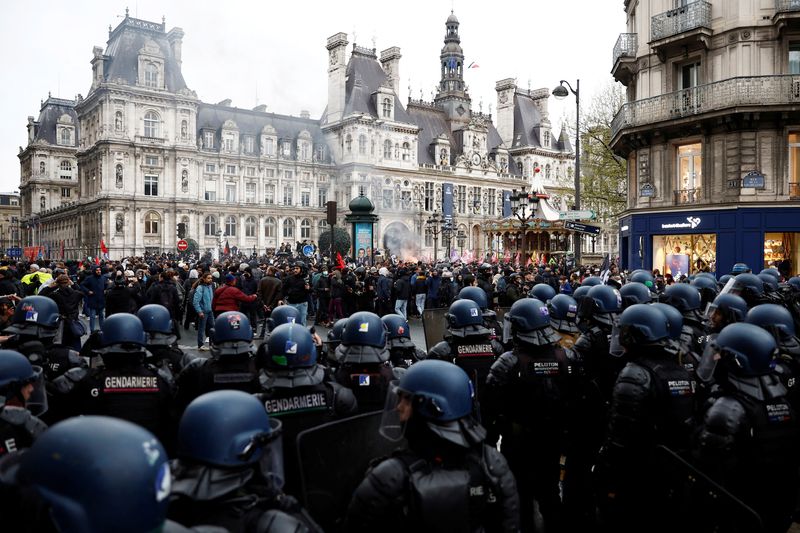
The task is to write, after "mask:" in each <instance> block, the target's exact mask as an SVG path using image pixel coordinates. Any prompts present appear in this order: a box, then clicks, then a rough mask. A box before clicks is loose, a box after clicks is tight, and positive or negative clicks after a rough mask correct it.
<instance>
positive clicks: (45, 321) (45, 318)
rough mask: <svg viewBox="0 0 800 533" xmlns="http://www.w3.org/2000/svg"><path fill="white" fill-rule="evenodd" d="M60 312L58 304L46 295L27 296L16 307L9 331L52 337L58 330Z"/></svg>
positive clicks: (6, 329) (25, 334)
mask: <svg viewBox="0 0 800 533" xmlns="http://www.w3.org/2000/svg"><path fill="white" fill-rule="evenodd" d="M59 321H60V314H59V312H58V304H56V302H55V300H53V299H52V298H48V297H46V296H27V297H25V298H23V299H22V300H21V301H20V302H19V303H18V304H17V306H16V307H15V308H14V315H13V316H12V317H11V325H10V326H8V327H7V328H5V330H4V331H5V332H7V333H15V334H17V335H24V336H34V337H39V338H52V337H55V336H56V333H57V332H58V325H59Z"/></svg>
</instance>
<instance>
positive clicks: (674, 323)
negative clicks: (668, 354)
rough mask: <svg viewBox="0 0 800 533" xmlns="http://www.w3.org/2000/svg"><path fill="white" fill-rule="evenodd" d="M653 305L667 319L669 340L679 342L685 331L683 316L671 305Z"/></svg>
mask: <svg viewBox="0 0 800 533" xmlns="http://www.w3.org/2000/svg"><path fill="white" fill-rule="evenodd" d="M651 305H652V306H653V307H655V308H656V309H658V310H659V311H661V312H662V313H664V316H665V317H666V319H667V331H668V333H669V338H670V339H672V340H674V341H677V340H679V339H680V338H681V333H682V331H683V315H682V314H681V312H680V311H678V310H677V309H675V308H674V307H672V306H671V305H668V304H662V303H660V302H658V303H654V304H651Z"/></svg>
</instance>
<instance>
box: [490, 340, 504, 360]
mask: <svg viewBox="0 0 800 533" xmlns="http://www.w3.org/2000/svg"><path fill="white" fill-rule="evenodd" d="M492 351H493V352H494V354H495V355H497V356H499V355H501V354H502V353H503V352H504V351H505V348H503V345H502V344H501V343H500V342H498V341H497V340H496V339H492Z"/></svg>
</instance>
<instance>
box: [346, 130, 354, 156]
mask: <svg viewBox="0 0 800 533" xmlns="http://www.w3.org/2000/svg"><path fill="white" fill-rule="evenodd" d="M344 149H345V150H347V153H348V154H349V153H350V152H352V151H353V136H352V135H350V134H349V133H348V134H347V137H345V139H344Z"/></svg>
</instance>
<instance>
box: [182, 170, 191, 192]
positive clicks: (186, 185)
mask: <svg viewBox="0 0 800 533" xmlns="http://www.w3.org/2000/svg"><path fill="white" fill-rule="evenodd" d="M181 192H189V171H188V170H185V169H184V170H183V172H181Z"/></svg>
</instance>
